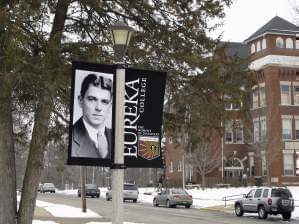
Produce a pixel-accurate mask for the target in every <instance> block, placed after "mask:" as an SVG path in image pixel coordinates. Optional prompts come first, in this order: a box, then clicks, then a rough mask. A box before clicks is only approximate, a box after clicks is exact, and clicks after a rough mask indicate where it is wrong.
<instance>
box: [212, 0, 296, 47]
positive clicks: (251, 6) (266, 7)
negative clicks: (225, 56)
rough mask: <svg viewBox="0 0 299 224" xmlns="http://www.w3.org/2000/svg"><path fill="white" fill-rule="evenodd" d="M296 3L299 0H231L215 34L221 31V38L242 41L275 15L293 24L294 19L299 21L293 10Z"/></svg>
mask: <svg viewBox="0 0 299 224" xmlns="http://www.w3.org/2000/svg"><path fill="white" fill-rule="evenodd" d="M296 5H297V6H298V7H299V0H233V4H232V6H231V7H230V8H227V9H226V10H225V13H226V17H225V19H224V25H223V26H222V27H220V28H219V29H218V31H217V32H216V33H215V35H217V34H220V33H221V32H223V37H222V40H224V41H230V42H243V41H244V40H245V39H247V38H248V37H249V36H250V35H251V34H253V33H254V32H255V31H257V30H258V29H259V28H261V27H262V26H263V25H265V24H266V23H267V22H269V21H270V20H271V19H272V18H273V17H275V16H279V17H281V18H283V19H285V20H287V21H289V22H292V23H294V24H295V23H296V22H295V21H296V19H297V21H299V15H296V13H295V11H294V10H293V7H294V6H296ZM297 24H298V23H297ZM213 36H214V35H213Z"/></svg>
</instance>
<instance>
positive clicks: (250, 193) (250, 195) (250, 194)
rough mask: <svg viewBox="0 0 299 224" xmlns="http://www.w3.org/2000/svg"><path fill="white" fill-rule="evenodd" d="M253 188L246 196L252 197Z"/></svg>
mask: <svg viewBox="0 0 299 224" xmlns="http://www.w3.org/2000/svg"><path fill="white" fill-rule="evenodd" d="M254 192H255V190H251V191H249V193H248V194H247V198H252V197H253V195H254Z"/></svg>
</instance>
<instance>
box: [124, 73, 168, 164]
mask: <svg viewBox="0 0 299 224" xmlns="http://www.w3.org/2000/svg"><path fill="white" fill-rule="evenodd" d="M125 82H126V84H125V120H124V125H125V126H124V135H125V140H124V157H125V166H126V167H144V168H146V167H147V168H162V167H163V161H162V149H161V126H162V115H163V103H164V92H165V82H166V73H165V72H159V71H148V70H139V69H131V68H130V69H126V80H125Z"/></svg>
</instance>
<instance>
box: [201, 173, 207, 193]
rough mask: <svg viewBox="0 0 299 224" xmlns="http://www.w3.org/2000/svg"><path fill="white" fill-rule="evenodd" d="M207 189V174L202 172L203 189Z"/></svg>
mask: <svg viewBox="0 0 299 224" xmlns="http://www.w3.org/2000/svg"><path fill="white" fill-rule="evenodd" d="M205 188H206V173H205V172H202V173H201V189H203V190H204V189H205Z"/></svg>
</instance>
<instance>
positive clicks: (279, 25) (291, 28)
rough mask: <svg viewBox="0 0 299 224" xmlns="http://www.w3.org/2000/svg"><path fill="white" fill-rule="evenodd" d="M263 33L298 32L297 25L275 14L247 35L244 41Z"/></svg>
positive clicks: (292, 33) (246, 41)
mask: <svg viewBox="0 0 299 224" xmlns="http://www.w3.org/2000/svg"><path fill="white" fill-rule="evenodd" d="M265 33H275V34H290V35H295V34H296V33H298V34H299V27H298V26H296V25H295V24H293V23H290V22H289V21H287V20H285V19H283V18H281V17H279V16H275V17H274V18H272V19H271V20H270V21H269V22H268V23H266V24H265V25H264V26H262V27H261V28H260V29H258V30H257V31H256V32H255V33H253V34H252V35H251V36H250V37H248V38H247V39H246V40H245V41H244V42H245V43H248V42H249V41H251V40H254V39H256V38H258V37H260V36H262V35H264V34H265Z"/></svg>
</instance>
